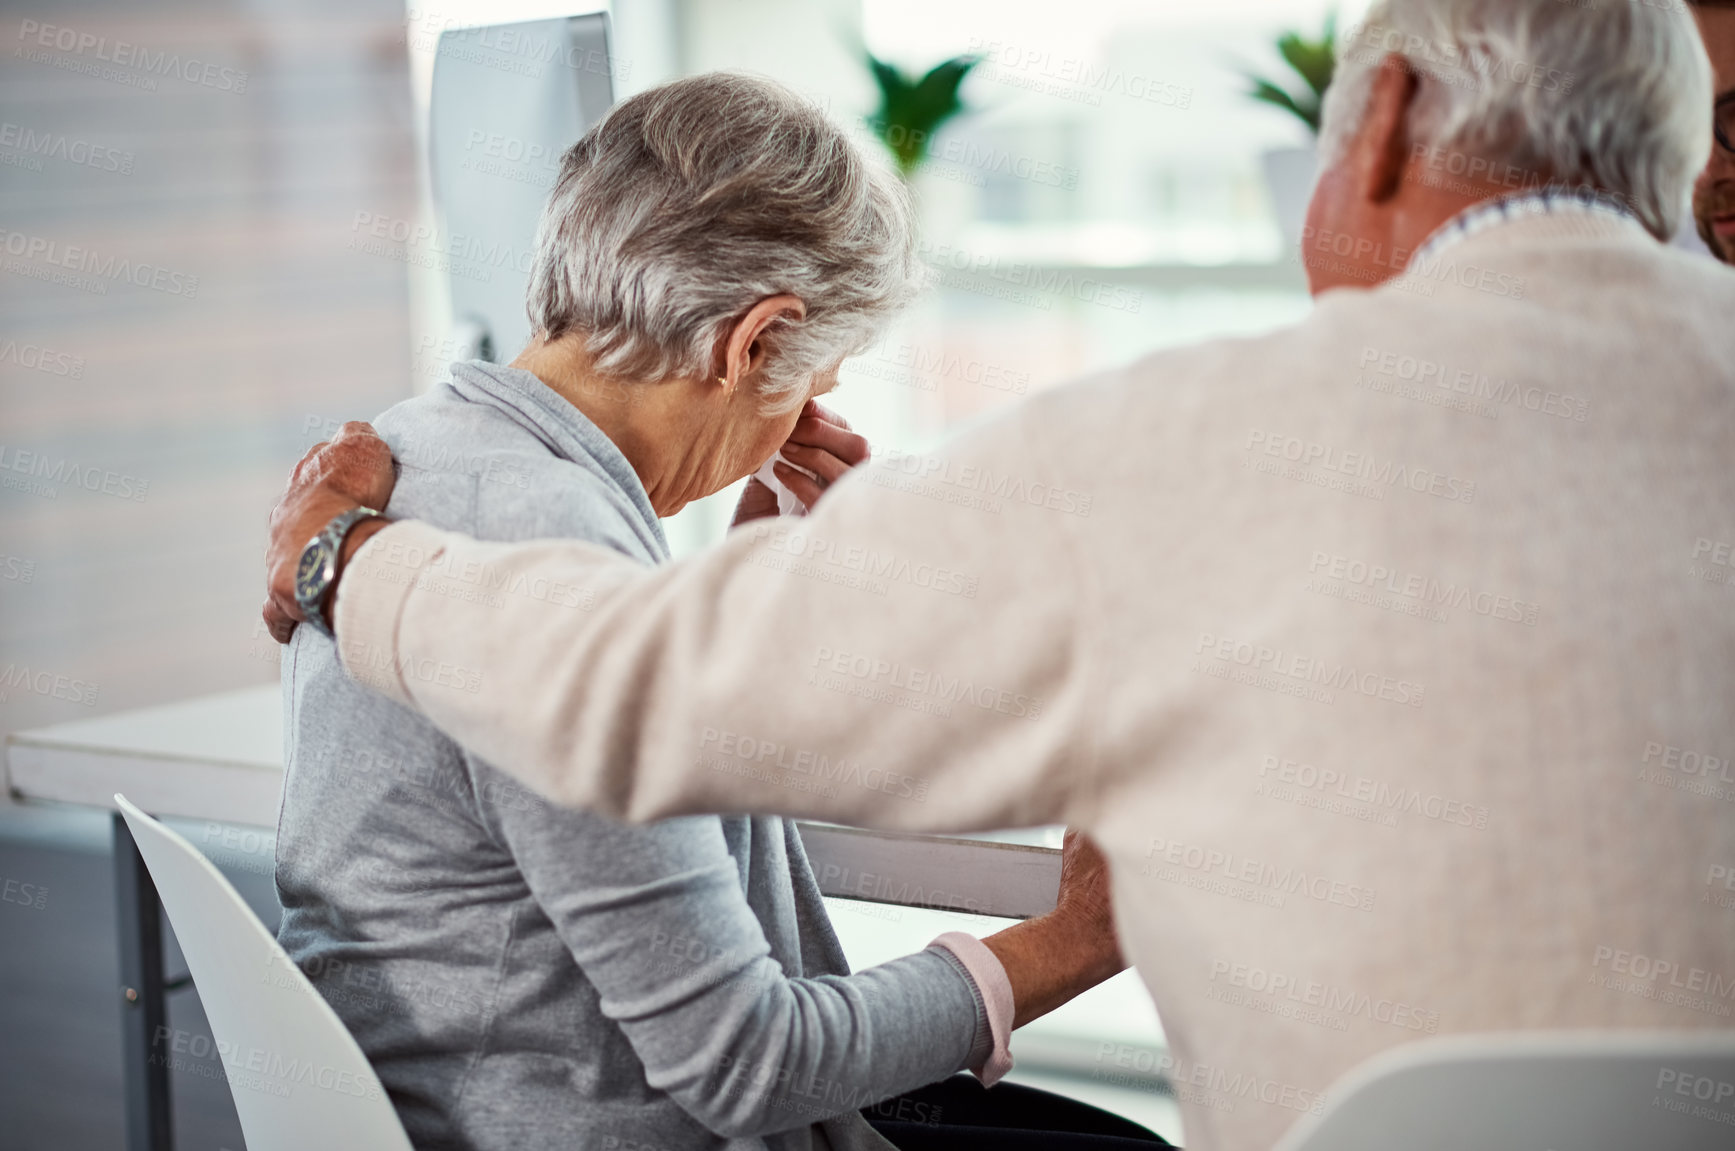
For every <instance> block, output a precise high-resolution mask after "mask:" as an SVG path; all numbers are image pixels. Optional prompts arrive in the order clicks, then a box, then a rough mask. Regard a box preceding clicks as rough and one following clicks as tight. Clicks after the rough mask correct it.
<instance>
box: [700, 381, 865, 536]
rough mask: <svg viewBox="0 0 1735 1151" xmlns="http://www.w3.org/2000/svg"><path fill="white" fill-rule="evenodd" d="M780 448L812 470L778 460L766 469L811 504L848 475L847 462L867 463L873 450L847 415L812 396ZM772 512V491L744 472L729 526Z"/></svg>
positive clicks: (774, 505)
mask: <svg viewBox="0 0 1735 1151" xmlns="http://www.w3.org/2000/svg"><path fill="white" fill-rule="evenodd" d="M782 454H783V459H785V460H789V461H790V462H791V463H796V464H800V465H801V466H802V467H803V468H806V469H807V471H810V472H812V473H813V476H809V475H807V474H805V473H804V472H801V471H797V470H796V469H795V468H792V467H790V466H789V464H786V463H784V462H783V460H778V461H777V463H776V464H775V465H774V466H773V467H772V469H771V470H772V473H773V474H774V475H776V476H777V478H778V479H779V480H781V481H782V482H783V486H784V487H786V488H788V489H789V490H790V491H791V492H793V493H794V495H795V498H796V499H798V500H800V501H801V502H802V503H803V504H805V505H806V506H807V508H808V509H809V510H812V508H813V505H814V504H816V503H818V502H819V497H820V496H821V495H823V494H824V493H825V490H826V489H827V488H829V487H831V485H832V484H834V483H836V482H837V481H838V480H840V479H842V478H843V477H844V476H845V475H847V474H848V473H849V470H850V469H851V468H854V467H859V466H861V465H862V464H865V463H867V461H868V459H869V457H870V456H871V455H872V452H871V450H870V449H869V447H868V442H867V439H866V438H865V437H863V436H858V435H856V434H855V433H854V432H853V431H851V430H850V427H849V422H848V421H847V420H845V419H844V418H843V417H842V416H840V415H838V414H837V413H836V412H833V411H828V410H827V409H825V408H822V407H820V405H819V402H818V401H817V400H808V401H807V405H806V406H805V407H803V408H802V409H801V418H800V419H798V420H796V421H795V428H794V430H793V431H791V432H790V433H789V438H788V439H787V440H785V441H784V442H783V448H782ZM814 477H818V478H817V479H816V478H814ZM776 514H777V493H775V492H773V491H772V490H771V489H770V488H768V487H766V486H765V485H764V484H762V483H760V482H759V480H758V479H757V478H753V477H749V479H748V480H747V488H746V490H745V491H743V492H742V493H741V499H740V502H738V503H737V504H736V505H735V519H734V522H733V524H731V526H739V525H741V524H744V523H746V522H748V521H749V520H757V519H765V518H768V517H770V516H775V515H776Z"/></svg>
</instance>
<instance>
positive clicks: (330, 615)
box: [325, 516, 392, 633]
mask: <svg viewBox="0 0 1735 1151" xmlns="http://www.w3.org/2000/svg"><path fill="white" fill-rule="evenodd" d="M391 526H392V521H391V520H388V519H386V518H385V517H384V516H376V517H373V518H370V519H365V520H363V521H361V522H360V523H358V524H356V525H355V526H354V527H353V528H350V529H349V534H348V535H347V536H345V537H344V540H343V547H342V548H341V549H339V551H338V558H337V578H336V579H334V580H332V581H331V588H330V589H329V590H328V591H327V592H326V593H325V618H326V619H328V620H330V621H331V630H332V631H333V632H334V633H335V632H336V631H337V589H338V588H340V587H342V586H343V576H344V573H345V572H347V571H349V561H350V560H352V559H354V558H355V553H357V552H359V551H360V550H361V549H362V548H363V546H365V545H366V544H367V541H369V540H371V539H373V537H375V536H377V535H379V534H380V533H381V532H383V531H385V530H386V529H387V528H389V527H391Z"/></svg>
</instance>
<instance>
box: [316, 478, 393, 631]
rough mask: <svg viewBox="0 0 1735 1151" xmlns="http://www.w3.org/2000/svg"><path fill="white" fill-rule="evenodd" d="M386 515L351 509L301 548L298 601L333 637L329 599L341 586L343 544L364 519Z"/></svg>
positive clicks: (373, 518)
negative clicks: (327, 607) (327, 614)
mask: <svg viewBox="0 0 1735 1151" xmlns="http://www.w3.org/2000/svg"><path fill="white" fill-rule="evenodd" d="M383 519H385V514H384V513H383V512H376V511H375V510H374V509H372V508H351V509H349V511H347V512H343V513H341V514H339V515H337V516H335V517H333V519H332V521H331V522H330V523H328V524H326V525H325V530H324V531H322V532H320V533H319V534H318V535H316V536H314V537H313V538H312V539H310V540H308V541H307V546H306V547H305V548H303V549H301V562H300V563H299V564H297V565H296V566H295V602H296V603H297V604H299V605H300V606H301V614H302V615H304V616H306V617H307V622H308V623H310V624H312V625H313V626H314V627H316V628H318V629H319V630H320V631H322V632H324V633H325V634H326V635H332V634H333V632H332V629H331V622H330V621H329V620H327V619H326V618H325V597H326V596H327V595H329V594H330V592H331V588H332V585H333V584H335V583H337V576H338V565H339V564H340V563H341V562H342V560H343V541H344V539H345V538H346V537H347V536H348V535H349V530H350V529H351V528H353V527H355V525H356V524H359V523H360V522H361V521H363V520H383Z"/></svg>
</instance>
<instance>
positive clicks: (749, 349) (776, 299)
mask: <svg viewBox="0 0 1735 1151" xmlns="http://www.w3.org/2000/svg"><path fill="white" fill-rule="evenodd" d="M806 315H807V305H806V304H804V303H802V302H801V297H800V296H794V295H789V294H787V293H786V294H784V295H781V296H767V297H766V298H765V299H763V300H760V301H759V302H758V303H757V304H754V305H753V306H752V307H751V308H749V309H748V310H747V314H746V315H744V316H742V317H741V318H740V319H739V320H736V321H735V324H734V326H733V327H731V328H730V329H729V331H728V333H727V334H726V335H725V336H724V338H723V348H722V352H723V356H722V368H721V371H720V372H719V373H718V375H719V376H720V378H721V380H722V382H723V386H724V387H726V388H730V389H733V388H735V387H737V386H738V385H740V383H741V382H742V381H743V380H745V379H747V377H749V376H751V375H752V374H753V373H754V372H757V371H759V370H760V369H761V368H763V367H764V366H765V359H766V356H767V355H769V351H768V350H767V348H766V347H765V341H764V340H763V339H762V338H761V337H763V336H764V334H765V329H766V328H768V327H770V326H771V325H772V323H773V322H775V321H776V320H778V319H779V318H783V319H790V320H799V319H801V318H803V317H804V316H806Z"/></svg>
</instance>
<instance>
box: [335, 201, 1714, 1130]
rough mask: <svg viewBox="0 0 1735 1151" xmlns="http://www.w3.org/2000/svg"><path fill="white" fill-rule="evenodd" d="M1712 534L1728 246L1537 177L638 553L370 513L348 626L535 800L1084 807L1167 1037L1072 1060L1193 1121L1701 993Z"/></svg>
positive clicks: (1227, 1117) (1708, 999)
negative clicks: (1556, 195) (951, 428)
mask: <svg viewBox="0 0 1735 1151" xmlns="http://www.w3.org/2000/svg"><path fill="white" fill-rule="evenodd" d="M1732 543H1735V276H1732V275H1731V274H1730V273H1729V272H1728V271H1727V270H1725V269H1722V268H1720V267H1717V266H1715V265H1713V264H1711V263H1710V262H1709V261H1703V260H1695V259H1693V258H1691V257H1689V256H1686V255H1683V254H1680V253H1677V252H1674V251H1670V250H1667V249H1665V248H1663V247H1661V246H1659V245H1658V244H1656V243H1655V242H1653V241H1652V240H1651V239H1649V238H1648V237H1647V236H1646V235H1645V234H1644V233H1643V232H1642V231H1641V230H1640V229H1639V228H1638V227H1637V226H1635V225H1633V224H1630V223H1626V222H1623V221H1620V220H1613V219H1609V218H1607V217H1602V216H1593V215H1590V214H1586V213H1578V212H1570V213H1566V214H1562V215H1557V216H1549V217H1540V218H1532V219H1523V220H1518V221H1514V222H1510V223H1505V224H1501V225H1498V226H1495V227H1491V228H1488V229H1486V230H1484V231H1481V232H1478V233H1476V234H1474V235H1472V236H1470V237H1468V238H1465V239H1463V240H1461V241H1460V242H1458V243H1456V244H1454V245H1452V246H1450V247H1449V248H1447V249H1446V250H1445V251H1444V252H1442V253H1441V255H1440V257H1439V260H1438V262H1437V263H1434V264H1433V265H1431V266H1430V267H1428V268H1425V269H1421V270H1415V269H1412V270H1411V271H1410V272H1407V273H1406V274H1405V275H1404V276H1403V277H1402V278H1401V279H1399V280H1397V281H1395V282H1393V283H1390V284H1387V285H1385V286H1384V287H1381V288H1379V289H1377V290H1373V291H1365V292H1364V291H1337V292H1331V293H1328V294H1326V295H1325V296H1323V297H1322V298H1321V299H1320V300H1319V302H1318V306H1317V307H1316V309H1315V310H1314V312H1313V313H1312V314H1311V315H1310V316H1309V317H1308V318H1307V319H1306V320H1305V321H1304V322H1302V323H1300V324H1297V325H1295V326H1294V327H1291V328H1287V329H1284V330H1281V331H1278V332H1275V333H1273V334H1271V335H1268V336H1265V337H1262V338H1258V339H1247V340H1225V341H1216V342H1212V343H1207V344H1203V345H1200V346H1197V347H1192V348H1186V349H1181V350H1176V351H1167V352H1163V353H1160V354H1157V355H1153V356H1150V357H1148V358H1146V359H1143V360H1141V361H1139V362H1137V363H1135V364H1132V365H1131V366H1129V367H1127V368H1124V369H1121V370H1118V371H1113V372H1109V373H1106V374H1104V375H1101V376H1098V377H1096V378H1093V379H1090V380H1086V381H1084V382H1082V383H1079V384H1076V385H1073V386H1069V387H1064V388H1060V389H1057V390H1054V391H1051V392H1047V393H1044V394H1043V395H1041V396H1040V397H1037V398H1035V399H1033V400H1032V401H1030V402H1027V403H1024V404H1021V405H1019V406H1017V407H1016V408H1014V409H1012V410H1011V411H1010V412H1009V413H1007V414H1006V415H1004V416H1002V417H1000V418H999V419H997V420H995V421H993V422H992V423H990V424H988V425H986V426H984V427H981V428H979V429H978V430H975V431H973V432H971V433H970V434H968V435H966V436H964V437H962V438H960V439H958V440H956V441H954V442H952V443H950V444H949V445H947V446H946V447H945V449H944V450H943V451H941V452H940V453H938V454H936V455H933V456H928V457H916V456H907V455H896V456H892V457H889V458H883V459H881V460H879V461H877V462H876V464H875V465H874V466H873V467H872V468H871V469H868V470H866V471H864V472H862V473H860V474H858V475H855V476H852V477H850V478H849V479H848V480H846V481H845V482H843V483H841V484H839V485H838V486H837V487H836V488H835V489H834V491H833V492H832V493H831V494H830V495H828V496H827V498H826V500H825V501H824V502H823V503H822V504H821V505H820V506H819V507H818V509H817V511H816V514H814V515H813V516H812V517H811V518H809V519H806V520H802V521H770V522H768V523H764V524H762V525H760V526H755V527H748V528H744V529H742V530H740V531H737V532H735V533H733V534H732V535H731V536H730V537H729V538H728V540H727V541H725V543H724V544H723V545H721V546H720V547H718V548H715V549H713V550H711V551H710V552H708V553H706V554H704V555H702V556H699V557H696V558H694V559H690V560H687V561H684V562H679V563H674V564H670V565H667V566H665V567H662V568H659V569H655V570H651V571H648V572H647V571H646V570H644V569H642V568H640V567H639V566H637V565H635V564H633V563H630V562H628V561H626V560H623V559H622V558H621V557H620V556H618V555H615V554H613V553H611V552H609V551H606V550H604V549H602V548H597V547H588V546H585V545H581V544H575V543H564V542H563V543H554V542H549V543H533V544H525V545H517V546H502V545H488V544H480V543H476V542H474V541H472V540H469V539H466V538H464V537H461V536H455V535H451V534H447V533H442V532H437V531H434V530H432V529H429V528H427V527H426V526H424V525H420V524H415V523H405V524H400V525H396V526H393V527H392V528H390V529H389V530H387V531H385V532H382V533H381V534H380V535H379V536H378V537H376V538H375V539H374V540H372V541H370V543H369V544H368V545H367V547H366V548H364V549H363V550H362V551H361V552H360V553H359V554H358V556H357V558H356V561H355V563H354V564H353V566H352V570H351V572H350V573H349V574H348V575H347V576H346V578H345V581H344V584H343V588H342V594H341V597H340V600H339V607H338V633H339V637H340V640H341V645H342V648H343V652H344V656H345V661H346V664H347V666H348V667H349V669H350V671H351V674H353V675H355V676H357V678H360V679H362V680H363V681H364V682H368V683H372V684H375V685H377V686H379V687H381V689H382V690H384V691H386V692H387V693H388V694H390V695H392V696H393V697H394V698H397V699H400V700H403V701H405V702H407V703H411V704H413V705H414V706H416V707H418V708H420V709H421V710H423V711H424V712H425V713H426V714H427V715H428V716H429V717H430V718H431V719H432V720H433V721H434V722H435V723H436V724H438V725H439V726H440V727H442V728H443V729H445V730H447V731H448V732H449V733H450V734H451V735H452V736H453V737H454V738H455V739H457V740H458V741H459V742H460V743H462V744H464V745H465V746H468V747H471V748H473V749H475V750H476V751H477V752H479V753H480V754H482V755H484V756H486V757H487V758H489V759H490V760H492V761H493V762H495V763H497V764H499V765H500V766H501V767H503V768H505V769H508V770H510V771H512V772H514V773H516V774H518V775H521V776H522V777H523V778H524V779H525V780H527V781H529V782H530V783H532V784H533V785H534V786H536V787H537V788H539V789H541V790H542V791H544V792H546V793H547V794H548V795H550V796H552V797H554V798H556V799H558V800H561V801H563V802H566V803H570V804H574V805H578V806H585V807H592V808H596V809H598V810H602V811H605V812H609V813H613V814H617V815H625V816H628V817H630V818H633V819H648V818H653V817H658V816H666V815H671V814H677V813H686V812H702V811H721V812H779V813H784V814H791V815H803V816H815V817H820V818H824V819H831V820H838V821H842V822H847V823H854V824H863V825H871V826H880V827H894V828H913V829H923V830H933V831H940V830H960V829H973V828H987V827H1000V826H1007V825H1016V824H1034V823H1047V822H1058V821H1064V822H1066V823H1069V824H1073V825H1076V826H1079V827H1083V828H1087V829H1088V830H1089V831H1090V832H1091V833H1092V834H1093V835H1094V836H1095V837H1096V838H1097V840H1098V841H1099V842H1100V843H1101V844H1102V846H1103V848H1104V849H1105V851H1106V852H1107V854H1108V856H1109V858H1110V860H1111V862H1112V865H1113V869H1114V889H1115V906H1116V912H1117V918H1118V922H1119V924H1120V928H1121V933H1122V939H1123V942H1124V945H1125V949H1126V952H1127V955H1128V957H1129V958H1130V959H1132V960H1133V962H1134V963H1135V964H1136V965H1137V967H1138V969H1139V971H1140V973H1141V974H1142V975H1143V977H1144V979H1145V982H1146V983H1147V985H1148V986H1149V987H1150V990H1151V993H1152V995H1153V996H1154V998H1155V1000H1156V1003H1157V1006H1158V1009H1159V1010H1160V1012H1161V1014H1162V1019H1163V1024H1164V1028H1165V1030H1166V1032H1167V1035H1168V1039H1169V1043H1170V1045H1171V1052H1170V1053H1169V1055H1168V1056H1167V1057H1166V1058H1165V1057H1159V1056H1156V1055H1154V1054H1153V1053H1151V1052H1146V1051H1136V1050H1127V1049H1122V1048H1119V1047H1114V1046H1112V1045H1111V1046H1109V1047H1106V1048H1105V1049H1104V1050H1103V1051H1102V1052H1101V1054H1100V1058H1099V1063H1100V1073H1101V1075H1102V1077H1103V1078H1104V1079H1106V1080H1108V1081H1111V1082H1117V1081H1118V1082H1126V1083H1130V1084H1135V1085H1149V1084H1151V1083H1152V1082H1153V1081H1154V1080H1153V1076H1154V1074H1155V1073H1157V1072H1159V1071H1163V1072H1166V1073H1167V1077H1168V1078H1169V1079H1170V1080H1171V1081H1172V1082H1173V1083H1174V1084H1175V1088H1176V1091H1177V1094H1178V1095H1179V1097H1180V1100H1181V1104H1182V1109H1183V1115H1184V1121H1185V1124H1186V1142H1187V1145H1188V1146H1189V1148H1192V1149H1193V1151H1221V1149H1225V1148H1237V1149H1239V1148H1260V1147H1267V1146H1269V1145H1270V1144H1271V1143H1272V1142H1273V1141H1274V1140H1275V1139H1276V1138H1277V1137H1278V1136H1279V1135H1280V1134H1281V1133H1282V1132H1283V1131H1284V1130H1285V1129H1287V1128H1288V1127H1289V1126H1290V1125H1291V1124H1292V1123H1293V1122H1295V1121H1296V1120H1297V1119H1298V1118H1299V1117H1300V1116H1301V1115H1303V1114H1304V1113H1306V1112H1307V1111H1309V1110H1314V1109H1317V1108H1318V1107H1319V1106H1320V1105H1321V1097H1322V1093H1324V1092H1326V1090H1327V1088H1328V1087H1329V1086H1330V1085H1331V1084H1332V1082H1333V1081H1334V1080H1335V1079H1336V1078H1337V1077H1338V1076H1339V1075H1341V1074H1342V1073H1343V1072H1345V1071H1347V1070H1348V1069H1349V1068H1351V1067H1352V1066H1354V1065H1355V1064H1357V1063H1358V1062H1360V1061H1362V1060H1363V1059H1365V1058H1367V1057H1368V1056H1370V1055H1372V1054H1374V1053H1375V1052H1378V1051H1380V1050H1382V1049H1384V1048H1388V1047H1391V1046H1394V1045H1397V1044H1401V1043H1405V1042H1407V1041H1410V1040H1414V1039H1417V1038H1420V1037H1422V1036H1425V1035H1430V1034H1436V1033H1437V1034H1448V1033H1456V1032H1469V1031H1485V1030H1502V1029H1511V1028H1524V1029H1533V1028H1579V1027H1603V1026H1608V1027H1632V1028H1665V1029H1677V1028H1678V1029H1693V1028H1711V1027H1723V1028H1727V1027H1730V1026H1731V1011H1732V1009H1735V890H1731V889H1730V887H1729V886H1728V884H1727V883H1726V881H1725V878H1724V877H1727V876H1729V875H1731V874H1732V873H1735V768H1732V767H1731V766H1730V765H1731V761H1732V760H1735V566H1732V564H1735V558H1732V556H1731V545H1732ZM555 587H561V588H565V589H567V592H570V590H571V589H573V588H578V589H581V590H582V595H579V596H576V597H575V596H573V595H571V594H566V592H563V593H562V594H561V595H558V596H556V595H553V594H551V593H550V592H549V590H548V589H551V588H555ZM483 592H486V593H487V594H481V593H483Z"/></svg>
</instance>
